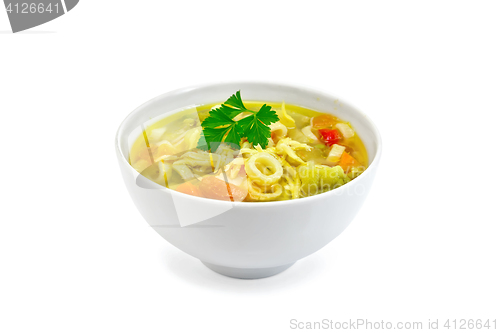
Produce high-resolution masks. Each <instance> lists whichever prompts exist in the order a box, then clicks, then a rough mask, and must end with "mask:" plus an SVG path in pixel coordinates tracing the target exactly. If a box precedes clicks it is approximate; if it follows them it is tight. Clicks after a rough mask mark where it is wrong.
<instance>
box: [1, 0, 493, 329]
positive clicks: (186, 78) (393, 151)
mask: <svg viewBox="0 0 500 333" xmlns="http://www.w3.org/2000/svg"><path fill="white" fill-rule="evenodd" d="M499 13H500V3H499V2H498V1H470V2H462V1H448V2H445V1H419V2H416V1H415V2H412V3H410V2H402V1H392V2H388V1H364V2H361V1H356V2H349V3H347V2H340V1H338V2H335V1H323V2H316V1H302V2H290V1H288V2H274V1H264V2H258V1H251V2H250V1H249V2H246V3H243V2H237V1H232V2H225V3H222V2H215V1H204V2H199V3H193V2H187V1H186V2H181V1H176V2H173V1H160V0H156V1H155V0H142V1H118V0H113V1H112V0H108V1H96V0H94V1H92V0H83V1H81V2H80V4H78V6H77V7H75V8H74V9H73V10H72V11H71V12H69V13H68V14H67V15H64V16H63V17H61V18H59V19H56V20H54V21H52V22H49V23H47V24H45V25H42V26H39V27H36V28H33V29H31V30H29V31H27V32H25V33H19V34H11V33H9V30H10V26H9V23H8V19H7V15H6V13H5V11H3V9H2V10H0V30H2V33H1V34H0V51H1V52H0V60H1V61H0V64H1V65H0V66H1V70H0V112H1V115H0V117H1V118H0V119H1V130H0V139H1V144H2V145H1V150H0V156H1V157H0V158H1V163H0V168H1V172H2V178H3V181H2V183H1V185H0V189H1V193H2V199H1V202H2V204H1V210H0V218H1V224H0V331H1V332H9V333H10V332H205V331H213V332H273V333H275V332H288V331H291V329H290V320H291V319H297V320H299V321H303V322H305V321H320V320H323V319H331V320H334V321H344V320H349V319H353V320H355V319H358V318H362V319H368V320H371V321H379V322H380V321H381V320H384V321H392V322H398V321H423V322H424V327H426V325H427V322H428V319H433V320H435V319H439V321H440V322H439V323H440V325H442V324H443V323H444V321H445V320H446V319H483V320H486V319H488V318H489V319H490V321H491V320H493V319H495V318H496V320H497V330H499V329H500V315H499V314H500V304H499V299H500V288H499V281H500V273H499V258H498V257H499V253H500V245H499V244H500V242H499V232H500V227H499V224H500V214H499V211H498V206H499V203H500V200H499V199H500V195H499V185H500V184H499V178H500V177H499V165H500V159H499V148H498V147H499V145H498V144H499V143H500V140H499V134H498V128H499V120H500V118H499V116H498V115H499V113H500V96H499V95H500V94H499V93H500V43H499V41H500V20H499ZM245 79H253V80H275V81H282V82H290V83H294V84H304V85H307V86H312V87H317V88H319V89H322V90H325V91H329V92H331V93H333V94H334V95H336V96H338V97H340V98H342V99H344V100H346V101H348V102H350V103H352V104H354V105H356V106H357V107H359V108H360V109H361V110H363V111H364V112H366V113H367V114H369V116H370V117H371V118H372V119H373V120H374V121H375V123H376V124H377V125H378V126H379V128H380V131H381V133H382V136H383V141H384V152H383V156H382V162H381V165H380V169H379V173H378V175H377V179H376V181H375V184H374V187H373V189H372V192H371V193H370V196H369V198H368V200H367V201H366V204H365V205H364V207H363V209H362V211H361V212H360V213H359V215H358V216H357V217H356V219H355V220H354V221H353V222H352V224H351V226H350V227H349V228H348V229H347V230H346V231H345V232H344V233H343V234H342V235H341V236H339V237H338V238H337V239H335V240H334V241H333V242H332V243H330V244H329V245H328V246H326V247H325V248H323V249H322V250H321V251H319V252H317V253H315V254H313V255H311V256H310V257H308V258H306V259H303V260H301V261H299V262H298V263H297V264H296V265H294V266H292V267H291V268H290V269H289V270H288V271H286V272H284V273H282V274H280V275H278V276H275V277H272V278H268V279H263V280H252V281H244V280H236V279H230V278H226V277H224V276H220V275H217V274H216V273H213V272H212V271H210V270H208V269H207V268H206V267H204V266H203V265H202V264H201V263H200V262H199V261H198V260H197V259H194V258H192V257H190V256H188V255H186V254H184V253H182V252H181V251H179V250H178V249H176V248H174V247H173V246H171V245H170V244H168V243H167V242H166V241H164V240H163V239H162V238H161V237H160V236H158V235H157V234H156V233H155V232H154V231H153V230H152V229H151V228H149V227H148V225H147V223H146V222H145V221H143V220H142V218H141V216H140V215H139V213H138V212H137V210H136V209H135V207H134V206H133V204H132V201H131V199H130V198H129V196H128V194H127V192H126V190H125V186H124V185H123V183H122V180H121V175H120V174H119V170H118V164H117V162H116V157H115V153H114V146H113V144H114V142H113V140H114V135H115V131H116V129H117V128H118V125H119V124H120V122H121V121H122V120H123V118H124V117H125V116H126V115H127V114H128V113H129V112H131V111H132V110H133V109H134V108H135V107H137V106H138V105H140V104H142V103H143V102H145V101H147V100H148V99H151V98H153V97H155V96H157V95H159V94H162V93H164V92H167V91H170V90H173V89H177V88H181V87H184V86H187V85H193V84H198V83H205V82H211V81H221V80H245ZM325 218H326V217H325ZM295 331H297V330H295ZM490 331H492V330H491V329H490Z"/></svg>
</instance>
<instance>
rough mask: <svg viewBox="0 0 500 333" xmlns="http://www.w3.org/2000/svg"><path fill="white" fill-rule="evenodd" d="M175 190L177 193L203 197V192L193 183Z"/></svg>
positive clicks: (185, 184)
mask: <svg viewBox="0 0 500 333" xmlns="http://www.w3.org/2000/svg"><path fill="white" fill-rule="evenodd" d="M175 190H176V191H177V192H181V193H185V194H189V195H194V196H197V197H201V192H200V190H199V189H198V187H196V186H195V185H194V184H193V183H190V182H187V183H183V184H181V185H179V186H177V188H176V189H175Z"/></svg>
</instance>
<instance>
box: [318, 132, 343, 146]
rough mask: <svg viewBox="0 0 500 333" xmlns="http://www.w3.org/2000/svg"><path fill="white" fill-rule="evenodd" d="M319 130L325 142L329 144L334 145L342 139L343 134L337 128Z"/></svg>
mask: <svg viewBox="0 0 500 333" xmlns="http://www.w3.org/2000/svg"><path fill="white" fill-rule="evenodd" d="M318 132H319V134H321V139H322V140H323V142H324V143H326V144H327V145H328V146H333V145H334V144H336V143H338V142H339V141H340V139H342V136H341V135H340V133H339V131H337V130H331V129H320V130H318Z"/></svg>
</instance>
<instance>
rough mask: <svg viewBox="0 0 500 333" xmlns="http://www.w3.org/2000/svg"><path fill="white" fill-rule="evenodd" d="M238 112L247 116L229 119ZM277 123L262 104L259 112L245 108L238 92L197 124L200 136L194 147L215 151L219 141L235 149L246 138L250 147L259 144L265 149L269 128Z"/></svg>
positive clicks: (274, 112) (270, 110)
mask: <svg viewBox="0 0 500 333" xmlns="http://www.w3.org/2000/svg"><path fill="white" fill-rule="evenodd" d="M242 112H247V113H250V115H248V116H246V117H244V118H242V119H240V120H237V121H235V120H233V118H234V117H236V116H237V115H239V114H240V113H242ZM277 121H279V118H278V115H277V114H276V111H274V110H272V109H271V106H269V105H266V104H264V105H262V106H261V108H260V110H259V111H253V110H249V109H247V108H246V107H245V105H244V104H243V101H242V99H241V95H240V91H239V90H238V91H237V92H236V93H235V94H234V95H232V96H231V97H229V99H228V100H227V101H225V102H224V103H223V104H222V105H221V106H220V107H219V108H216V109H213V110H211V111H210V113H209V114H208V117H207V118H206V119H205V120H204V121H203V122H202V123H201V126H202V127H203V135H202V136H201V138H200V141H199V142H198V148H206V149H210V150H211V151H215V150H216V149H217V147H218V146H219V145H220V143H222V142H225V143H230V144H234V145H236V146H238V147H239V146H240V142H241V139H242V138H247V140H248V142H250V143H251V144H252V145H253V146H257V145H259V144H260V146H261V147H262V148H264V149H265V148H266V147H267V144H268V139H269V138H270V137H271V128H269V125H271V124H272V123H275V122H277Z"/></svg>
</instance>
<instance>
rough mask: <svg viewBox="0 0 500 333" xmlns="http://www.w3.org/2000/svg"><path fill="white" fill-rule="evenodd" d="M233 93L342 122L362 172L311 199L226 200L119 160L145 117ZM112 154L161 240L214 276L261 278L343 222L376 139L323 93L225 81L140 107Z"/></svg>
mask: <svg viewBox="0 0 500 333" xmlns="http://www.w3.org/2000/svg"><path fill="white" fill-rule="evenodd" d="M237 90H241V92H242V96H243V98H244V100H257V101H264V102H279V103H280V102H281V101H283V100H285V101H286V103H288V104H293V105H298V106H303V107H306V108H310V109H313V110H317V111H320V112H325V113H331V114H334V115H336V116H338V117H339V118H341V119H343V120H346V121H349V122H350V123H351V124H352V126H353V127H354V129H355V130H356V132H357V133H358V135H359V136H360V137H361V139H362V140H363V142H364V144H365V147H366V149H367V151H368V156H369V167H368V168H367V170H366V171H365V172H364V173H363V174H362V175H361V176H359V177H358V178H356V179H354V180H353V181H351V182H350V183H348V184H346V185H344V186H342V187H340V188H337V189H335V190H332V191H329V192H326V193H323V194H319V195H316V196H312V197H308V198H302V199H295V200H288V201H279V202H260V203H256V202H236V203H233V202H225V201H217V200H211V199H205V198H198V197H194V196H189V195H186V194H183V193H179V192H176V191H173V190H170V189H168V188H165V187H160V186H156V185H155V184H153V183H152V182H150V181H149V180H147V179H145V178H144V177H143V176H142V175H139V174H138V173H137V171H135V170H134V169H133V168H132V167H131V166H130V164H129V163H128V162H127V161H128V154H129V147H130V143H131V142H133V140H135V139H136V138H137V137H138V135H139V134H140V133H141V129H142V128H143V127H144V126H145V125H144V124H147V123H148V121H150V119H151V118H155V117H158V116H162V115H165V114H166V113H169V112H176V110H179V108H183V107H186V106H188V105H203V104H208V103H220V102H222V101H224V100H226V99H227V97H228V96H230V95H231V94H233V93H235V92H236V91H237ZM116 153H117V156H118V161H119V165H120V168H121V172H122V175H123V179H124V181H125V185H126V187H127V189H128V191H129V193H130V196H131V197H132V200H133V201H134V203H135V205H136V206H137V209H139V211H140V212H141V214H142V216H143V217H144V219H145V220H146V221H147V222H148V223H149V224H150V225H151V227H152V228H153V229H155V230H156V231H157V232H158V233H159V234H160V235H161V236H162V237H163V238H165V239H166V240H167V241H168V242H169V243H171V244H172V245H174V246H176V247H177V248H179V249H181V250H182V251H184V252H186V253H187V254H190V255H192V256H194V257H196V258H198V259H200V260H201V261H202V262H203V263H204V264H205V265H206V266H208V267H209V268H210V269H212V270H214V271H216V272H218V273H220V274H223V275H227V276H231V277H237V278H262V277H268V276H271V275H274V274H277V273H280V272H282V271H284V270H285V269H287V268H288V267H290V266H291V265H293V264H294V263H295V262H296V261H297V260H299V259H302V258H304V257H306V256H308V255H310V254H312V253H314V252H316V251H318V250H319V249H321V248H322V247H323V246H325V245H326V244H328V243H329V242H331V241H332V240H333V239H334V238H335V237H337V236H338V235H339V234H340V233H341V232H342V231H343V230H344V229H345V228H346V227H347V226H348V225H349V223H350V222H351V221H352V220H353V218H354V217H355V216H356V214H357V213H358V211H359V209H360V208H361V206H362V204H363V202H364V200H365V198H366V196H367V195H368V192H369V190H370V187H371V185H372V182H373V179H374V177H375V173H376V171H377V167H378V164H379V160H380V155H381V138H380V134H379V132H378V130H377V128H376V127H375V125H374V124H373V122H372V121H371V120H370V119H369V118H368V117H367V116H366V115H365V114H363V113H361V112H360V111H358V110H357V109H355V108H353V107H352V106H350V105H349V104H347V103H345V102H343V101H340V100H339V99H338V98H336V97H334V96H332V95H330V94H327V93H323V92H319V91H316V90H311V89H307V88H302V87H296V86H291V85H286V84H276V83H267V82H230V83H220V84H209V85H201V86H195V87H189V88H184V89H179V90H176V91H172V92H169V93H166V94H164V95H161V96H158V97H156V98H154V99H152V100H150V101H149V102H147V103H145V104H143V105H141V106H140V107H138V108H137V109H136V110H135V111H133V112H132V113H131V114H130V115H128V117H127V118H126V119H125V120H124V121H123V123H122V124H121V126H120V128H119V129H118V133H117V136H116ZM148 182H149V184H148ZM145 184H146V185H145Z"/></svg>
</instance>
